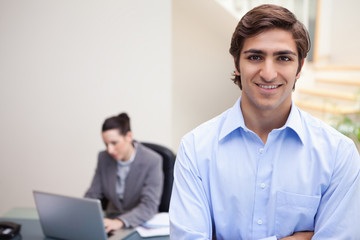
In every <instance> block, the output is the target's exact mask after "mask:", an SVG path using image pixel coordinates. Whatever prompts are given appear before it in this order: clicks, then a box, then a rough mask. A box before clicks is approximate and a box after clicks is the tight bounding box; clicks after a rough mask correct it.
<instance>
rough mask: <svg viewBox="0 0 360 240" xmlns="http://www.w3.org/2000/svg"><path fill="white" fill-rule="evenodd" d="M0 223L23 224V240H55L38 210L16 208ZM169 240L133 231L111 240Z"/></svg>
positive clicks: (117, 235) (130, 230) (116, 233)
mask: <svg viewBox="0 0 360 240" xmlns="http://www.w3.org/2000/svg"><path fill="white" fill-rule="evenodd" d="M0 221H10V222H15V223H19V224H21V236H22V239H23V240H53V238H47V237H45V236H44V234H43V232H42V229H41V224H40V221H39V217H38V215H37V211H36V209H23V208H15V209H12V210H10V211H9V212H7V213H6V214H5V215H4V216H3V217H1V218H0ZM142 239H149V240H169V239H170V237H169V236H161V237H152V238H142V237H140V235H139V234H138V233H137V232H136V231H134V230H132V229H125V230H119V231H116V232H115V233H114V235H112V236H111V237H109V240H142Z"/></svg>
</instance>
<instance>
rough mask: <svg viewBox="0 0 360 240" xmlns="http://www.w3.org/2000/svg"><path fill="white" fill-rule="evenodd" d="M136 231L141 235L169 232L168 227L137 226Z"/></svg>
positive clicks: (157, 234)
mask: <svg viewBox="0 0 360 240" xmlns="http://www.w3.org/2000/svg"><path fill="white" fill-rule="evenodd" d="M136 231H137V232H138V233H139V235H140V236H141V237H155V236H166V235H169V234H170V228H169V227H166V228H144V227H142V226H139V227H137V228H136Z"/></svg>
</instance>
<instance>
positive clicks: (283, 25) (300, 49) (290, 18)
mask: <svg viewBox="0 0 360 240" xmlns="http://www.w3.org/2000/svg"><path fill="white" fill-rule="evenodd" d="M270 29H283V30H285V31H289V32H290V33H291V34H292V36H293V38H294V40H295V44H296V49H297V54H298V59H299V67H298V71H297V73H299V72H300V70H301V62H302V61H303V60H304V59H305V58H306V56H307V53H308V52H309V50H310V37H309V33H308V31H307V30H306V28H305V26H304V25H303V24H302V23H301V22H300V21H299V20H297V18H296V16H295V15H294V14H293V13H292V12H290V11H289V10H288V9H286V8H284V7H281V6H276V5H272V4H264V5H260V6H258V7H255V8H253V9H252V10H250V11H249V12H248V13H246V14H245V15H244V16H243V17H242V18H241V20H240V22H239V23H238V25H237V26H236V29H235V32H234V33H233V36H232V39H231V46H230V50H229V52H230V54H231V55H232V56H233V57H234V59H235V67H236V69H237V70H238V72H240V69H239V63H240V53H241V51H242V48H243V46H244V41H245V40H246V39H247V38H251V37H254V36H256V35H258V34H260V33H263V32H265V31H266V30H270ZM232 80H233V81H234V83H235V84H237V85H238V86H239V87H240V89H242V85H241V78H240V76H237V75H235V74H234V78H233V79H232Z"/></svg>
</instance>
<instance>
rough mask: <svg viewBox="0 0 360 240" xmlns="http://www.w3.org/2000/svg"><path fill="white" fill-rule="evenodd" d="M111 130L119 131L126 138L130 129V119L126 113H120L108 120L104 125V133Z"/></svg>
mask: <svg viewBox="0 0 360 240" xmlns="http://www.w3.org/2000/svg"><path fill="white" fill-rule="evenodd" d="M110 129H118V130H119V133H120V134H121V135H123V136H125V135H126V134H127V133H128V132H129V131H131V128H130V118H129V116H128V115H127V114H126V113H120V114H119V115H118V116H114V117H110V118H107V119H106V120H105V121H104V123H103V125H102V132H105V131H107V130H110Z"/></svg>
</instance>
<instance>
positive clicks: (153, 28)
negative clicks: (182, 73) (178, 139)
mask: <svg viewBox="0 0 360 240" xmlns="http://www.w3.org/2000/svg"><path fill="white" fill-rule="evenodd" d="M0 85H1V87H0V112H1V124H0V192H1V194H0V196H1V197H0V203H1V204H0V215H1V214H2V213H4V212H6V211H7V210H9V209H10V208H12V207H27V206H30V207H31V206H34V205H33V197H32V190H33V189H38V190H44V191H52V192H56V193H63V194H67V195H73V196H82V195H83V194H84V192H85V190H86V189H87V188H88V186H89V184H90V180H91V177H92V175H93V173H94V169H95V164H96V157H97V156H96V155H97V153H98V151H99V150H102V149H103V148H104V147H103V143H102V140H101V137H100V127H101V124H102V122H103V120H104V119H105V118H106V117H109V116H112V115H115V114H118V113H120V112H121V111H127V112H128V113H129V115H130V117H131V118H132V127H133V132H134V135H135V138H136V139H138V140H142V141H152V142H157V143H160V144H164V145H166V146H171V141H172V131H171V129H172V126H171V125H172V116H171V113H172V109H171V99H172V92H171V89H172V82H171V1H168V0H152V1H149V0H122V1H118V0H114V1H110V0H106V1H89V0H76V1H48V0H32V1H26V0H17V1H0Z"/></svg>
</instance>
